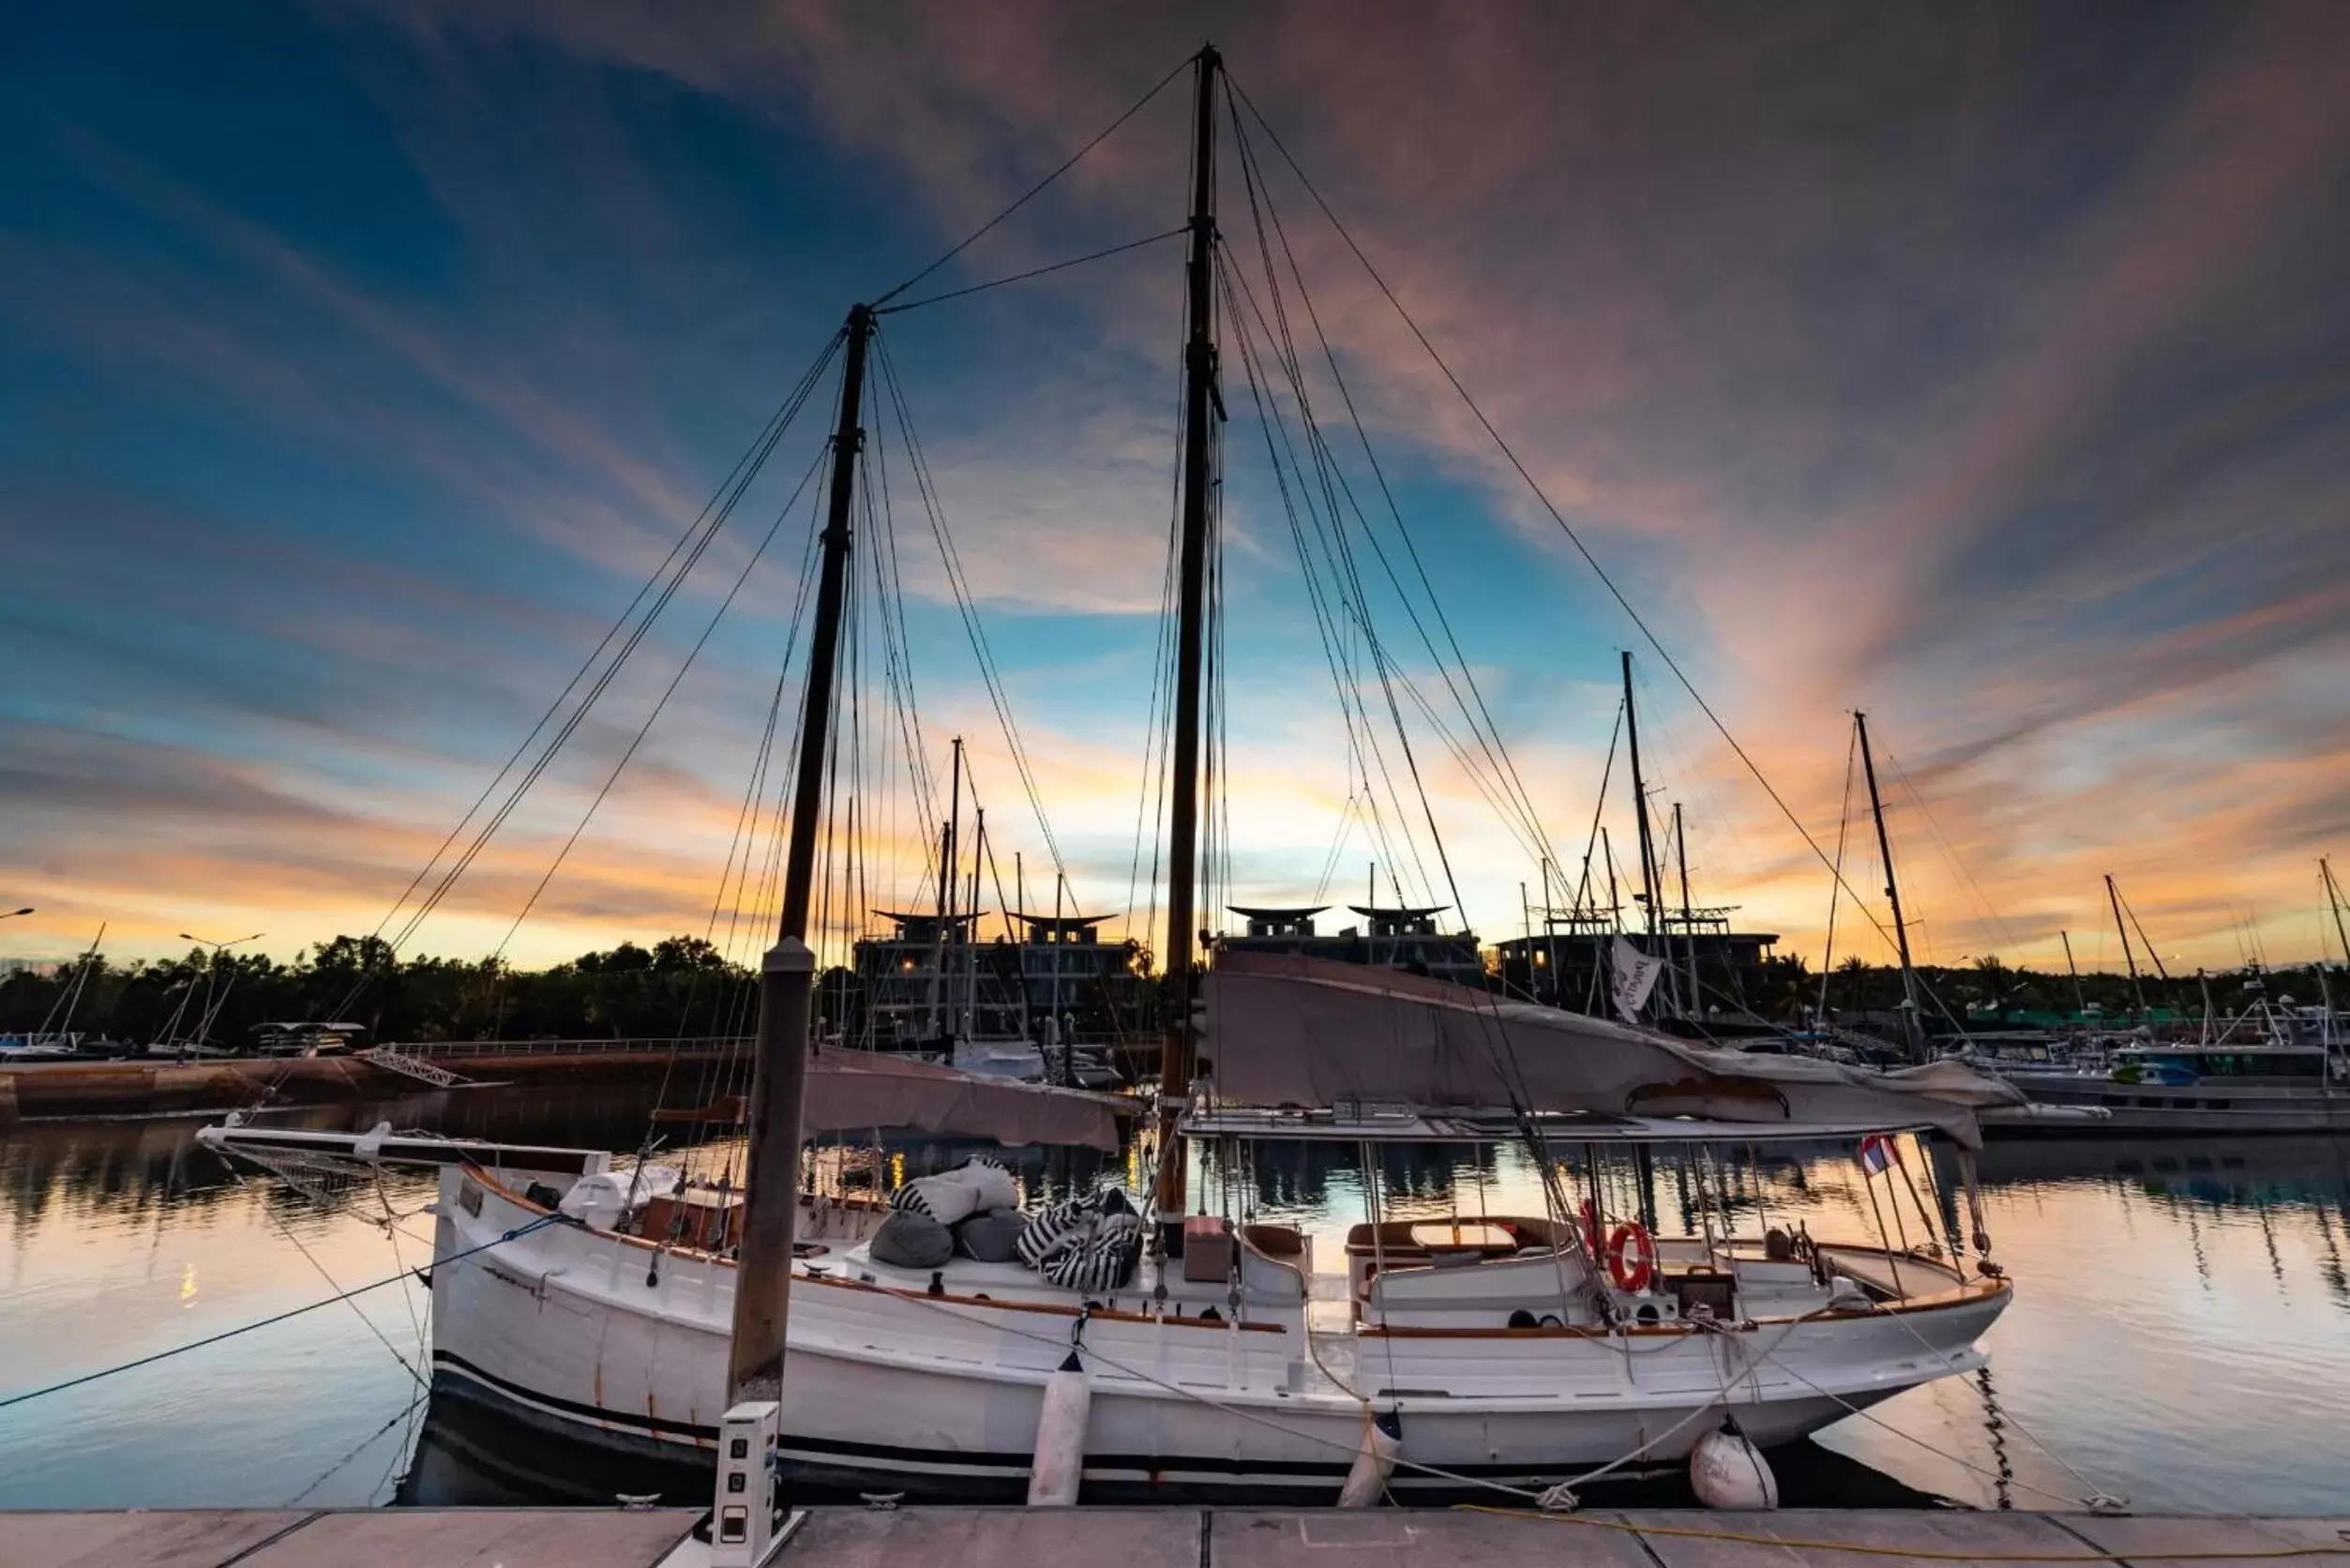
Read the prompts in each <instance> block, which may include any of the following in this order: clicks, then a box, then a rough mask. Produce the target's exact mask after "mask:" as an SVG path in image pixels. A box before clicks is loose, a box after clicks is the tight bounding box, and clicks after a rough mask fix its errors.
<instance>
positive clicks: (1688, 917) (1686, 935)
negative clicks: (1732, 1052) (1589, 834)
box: [1673, 801, 1700, 1018]
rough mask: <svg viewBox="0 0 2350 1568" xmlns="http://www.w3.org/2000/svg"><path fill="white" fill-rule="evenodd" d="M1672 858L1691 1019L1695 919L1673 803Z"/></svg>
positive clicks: (1676, 804)
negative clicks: (1675, 866) (1677, 863)
mask: <svg viewBox="0 0 2350 1568" xmlns="http://www.w3.org/2000/svg"><path fill="white" fill-rule="evenodd" d="M1673 857H1674V858H1675V859H1676V860H1678V861H1680V940H1681V953H1682V956H1683V957H1686V958H1687V959H1688V960H1689V1005H1688V1006H1687V1007H1686V1008H1685V1009H1683V1011H1684V1012H1686V1013H1687V1014H1688V1016H1690V1017H1691V1018H1695V1017H1696V1016H1697V1014H1698V1012H1699V1011H1700V1008H1699V1006H1698V1003H1697V919H1696V913H1695V911H1693V910H1691V909H1690V907H1689V839H1688V837H1686V836H1685V835H1684V834H1683V833H1682V832H1681V821H1680V802H1679V801H1675V802H1673Z"/></svg>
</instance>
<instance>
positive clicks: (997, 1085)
mask: <svg viewBox="0 0 2350 1568" xmlns="http://www.w3.org/2000/svg"><path fill="white" fill-rule="evenodd" d="M1131 1108H1132V1102H1130V1101H1125V1100H1120V1099H1117V1098H1114V1097H1113V1096H1111V1095H1107V1094H1092V1093H1086V1092H1085V1091H1083V1090H1080V1089H1057V1088H1053V1087H1050V1086H1048V1085H1046V1084H1037V1083H1017V1082H1015V1081H1013V1080H1012V1079H1010V1078H990V1077H987V1076H986V1075H984V1074H979V1073H962V1072H957V1071H956V1070H955V1069H954V1068H952V1067H940V1066H934V1065H932V1064H931V1063H926V1062H916V1061H912V1060H911V1059H910V1058H906V1057H901V1056H890V1055H884V1054H882V1053H881V1052H878V1051H861V1050H827V1051H823V1052H821V1053H819V1054H818V1055H817V1056H815V1057H813V1058H811V1059H810V1060H809V1062H808V1064H807V1107H806V1113H805V1115H804V1116H803V1118H802V1126H803V1128H804V1130H805V1131H806V1132H809V1133H819V1132H852V1131H855V1130H858V1129H860V1128H867V1127H911V1128H914V1129H917V1130H919V1131H922V1132H928V1133H942V1134H945V1135H947V1136H949V1137H954V1138H992V1139H993V1140H995V1141H996V1142H998V1143H1013V1144H1017V1143H1068V1144H1084V1145H1086V1146H1088V1147H1090V1148H1094V1149H1101V1150H1105V1151H1114V1150H1116V1149H1117V1147H1118V1116H1119V1113H1120V1112H1121V1111H1126V1110H1130V1109H1131Z"/></svg>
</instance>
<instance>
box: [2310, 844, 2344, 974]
mask: <svg viewBox="0 0 2350 1568" xmlns="http://www.w3.org/2000/svg"><path fill="white" fill-rule="evenodd" d="M2317 876H2318V880H2319V881H2321V882H2324V883H2325V884H2326V906H2327V908H2328V909H2330V910H2332V911H2333V912H2334V936H2335V938H2336V940H2338V941H2339V942H2341V943H2342V962H2343V963H2345V964H2350V929H2344V928H2343V926H2342V885H2341V884H2340V883H2339V882H2335V881H2334V868H2333V867H2331V866H2329V865H2327V863H2326V857H2325V856H2324V855H2322V854H2321V855H2319V856H2318V857H2317ZM2317 967H2318V970H2319V971H2320V972H2323V971H2324V970H2325V968H2326V966H2325V964H2324V963H2323V962H2322V961H2321V962H2320V963H2319V964H2318V966H2317Z"/></svg>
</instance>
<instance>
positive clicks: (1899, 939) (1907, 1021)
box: [1852, 713, 1926, 1062]
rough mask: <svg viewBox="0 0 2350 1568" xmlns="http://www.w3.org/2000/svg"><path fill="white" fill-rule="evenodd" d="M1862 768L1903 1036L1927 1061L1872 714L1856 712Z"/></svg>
mask: <svg viewBox="0 0 2350 1568" xmlns="http://www.w3.org/2000/svg"><path fill="white" fill-rule="evenodd" d="M1852 722H1853V725H1854V727H1855V728H1856V729H1857V730H1858V731H1860V771H1861V772H1862V773H1864V774H1866V775H1867V776H1868V780H1869V811H1870V813H1871V814H1872V815H1873V816H1875V818H1876V855H1877V858H1878V859H1879V860H1881V861H1883V862H1884V863H1885V899H1886V902H1888V903H1890V904H1891V905H1892V906H1893V945H1894V946H1895V947H1896V948H1898V949H1899V950H1900V952H1901V1009H1902V1016H1901V1036H1902V1045H1903V1047H1904V1048H1906V1050H1907V1051H1908V1052H1909V1059H1910V1060H1911V1061H1912V1062H1922V1061H1924V1060H1925V1054H1926V1053H1925V1027H1924V1026H1925V1019H1924V1018H1923V1016H1922V1015H1921V1014H1920V1013H1919V1011H1918V970H1917V966H1916V965H1914V964H1912V963H1911V962H1910V961H1909V927H1908V925H1907V924H1906V922H1904V921H1903V919H1902V917H1901V884H1900V882H1899V881H1898V880H1897V879H1896V878H1895V877H1894V876H1893V842H1892V840H1891V838H1889V837H1886V833H1885V802H1884V799H1883V798H1882V797H1881V796H1879V795H1878V794H1877V792H1876V759H1875V757H1874V756H1873V755H1871V754H1870V751H1869V716H1868V715H1866V714H1864V713H1855V714H1854V715H1853V716H1852Z"/></svg>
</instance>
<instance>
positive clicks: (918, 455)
mask: <svg viewBox="0 0 2350 1568" xmlns="http://www.w3.org/2000/svg"><path fill="white" fill-rule="evenodd" d="M873 343H874V347H875V350H876V353H875V358H876V360H877V361H878V362H879V363H880V365H881V384H882V385H883V386H884V387H885V388H886V389H887V393H888V397H889V401H890V406H891V409H892V411H893V412H894V413H895V414H896V416H897V428H898V434H899V438H900V440H901V442H902V443H903V449H904V456H905V460H906V464H907V467H908V469H909V470H910V471H911V473H912V474H913V476H914V484H915V488H916V490H917V491H918V492H919V493H920V496H921V499H922V504H923V510H924V512H925V514H926V517H927V519H928V520H929V524H930V534H931V537H932V538H933V539H935V540H936V541H937V543H938V547H939V561H940V564H941V565H942V566H943V567H944V568H945V572H946V580H947V585H948V588H949V590H950V591H951V593H952V596H953V597H954V600H955V608H956V611H957V614H958V615H959V616H960V618H961V620H962V623H963V633H964V636H965V638H966V639H967V640H968V641H969V642H970V643H971V650H972V658H973V659H974V660H975V661H976V662H977V664H978V666H979V677H980V681H981V684H982V685H984V686H986V688H987V701H988V702H989V704H990V705H992V706H993V708H994V709H995V715H996V723H997V725H998V727H999V728H1001V729H1002V731H1003V740H1004V744H1005V746H1008V747H1009V748H1010V750H1011V754H1012V767H1013V771H1014V772H1015V773H1016V774H1017V776H1018V777H1019V780H1020V788H1021V790H1022V791H1023V792H1025V793H1026V794H1027V796H1028V805H1029V809H1030V810H1031V811H1032V813H1033V814H1034V815H1035V818H1036V828H1037V831H1038V832H1039V833H1040V834H1042V835H1043V836H1044V839H1045V849H1046V851H1047V853H1049V854H1050V855H1051V856H1052V864H1053V870H1054V871H1055V873H1057V874H1061V875H1065V874H1067V870H1068V867H1067V865H1066V863H1065V862H1064V861H1063V860H1062V855H1061V844H1060V840H1058V839H1057V838H1056V837H1054V836H1053V831H1052V822H1051V821H1050V820H1049V819H1048V818H1047V816H1046V813H1045V798H1044V792H1043V791H1042V789H1041V788H1040V787H1039V786H1038V784H1037V782H1036V773H1035V769H1034V768H1033V767H1032V765H1031V764H1030V761H1029V756H1028V748H1027V746H1025V745H1024V744H1022V742H1021V739H1020V727H1019V724H1018V722H1017V720H1016V719H1015V718H1014V717H1013V716H1012V702H1011V698H1010V696H1009V695H1008V694H1007V692H1006V691H1005V689H1004V684H1003V674H1002V670H1001V669H1000V668H999V667H998V665H997V663H996V658H995V653H994V650H993V649H991V648H990V647H989V646H988V643H987V630H986V628H985V627H984V626H982V625H981V624H980V619H979V609H978V604H977V600H976V596H975V595H974V594H973V593H972V587H971V580H970V578H969V577H968V576H967V575H966V573H965V572H964V569H963V561H962V556H961V554H960V552H958V551H957V550H956V548H955V537H954V535H953V534H952V533H951V532H950V531H949V530H948V528H947V523H946V513H945V510H944V508H943V507H942V505H940V502H939V493H938V488H937V484H936V481H935V480H933V479H932V477H931V475H930V466H929V462H928V460H927V459H926V458H925V456H924V455H923V450H922V441H921V438H920V437H919V436H918V435H916V434H915V432H914V426H913V413H912V410H911V407H910V406H909V405H908V402H907V399H906V392H905V387H904V384H902V383H901V382H900V381H899V380H898V377H897V368H896V362H895V361H894V360H893V358H892V356H891V354H890V352H889V340H888V339H886V338H885V337H883V336H882V335H881V333H880V332H879V331H876V332H875V333H874V335H873Z"/></svg>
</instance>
